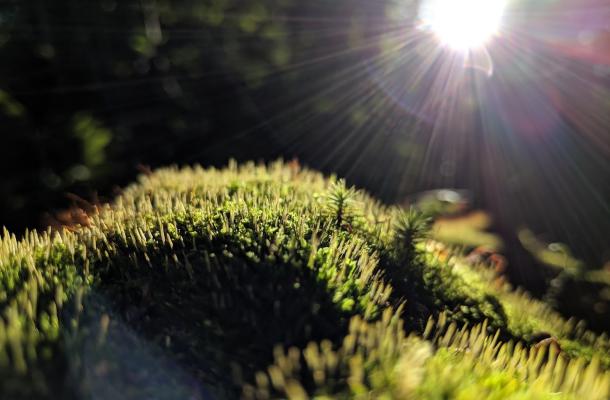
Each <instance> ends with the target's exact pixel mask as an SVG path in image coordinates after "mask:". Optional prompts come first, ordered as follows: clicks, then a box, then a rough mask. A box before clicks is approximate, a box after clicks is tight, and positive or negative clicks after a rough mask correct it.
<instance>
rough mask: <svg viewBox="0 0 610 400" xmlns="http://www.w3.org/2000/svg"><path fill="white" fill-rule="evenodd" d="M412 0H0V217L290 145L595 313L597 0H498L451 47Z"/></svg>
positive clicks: (605, 105) (604, 300) (602, 164)
mask: <svg viewBox="0 0 610 400" xmlns="http://www.w3.org/2000/svg"><path fill="white" fill-rule="evenodd" d="M420 3H421V2H420V1H412V0H400V1H399V0H376V1H363V0H332V1H331V0H308V1H298V0H182V1H170V0H98V1H92V0H52V1H50V0H20V1H19V0H1V1H0V59H1V60H2V61H1V63H0V127H1V129H2V132H1V135H2V136H1V137H2V142H1V143H2V144H1V145H0V165H1V168H0V171H1V172H0V174H1V175H2V176H1V179H0V194H1V196H0V225H4V226H6V227H7V228H8V229H9V230H11V231H13V232H17V233H22V232H24V231H25V230H26V229H39V228H45V227H46V226H48V225H54V224H58V223H59V224H70V223H71V221H70V218H73V213H70V212H66V211H63V210H68V209H70V208H71V207H72V208H74V207H79V208H87V207H89V206H90V205H91V204H96V203H98V202H106V201H110V200H111V199H112V198H113V196H114V195H115V194H116V193H117V192H118V191H120V188H121V187H123V186H125V185H126V184H128V183H129V182H131V181H133V180H134V179H135V178H136V176H137V175H138V174H139V173H142V172H146V171H147V170H148V169H149V168H155V167H158V166H164V165H168V164H177V165H188V164H194V163H200V164H202V165H204V166H222V165H225V164H226V163H227V162H228V160H229V159H230V158H234V159H237V160H238V161H245V160H255V161H271V160H275V159H277V158H280V157H281V158H284V159H286V160H291V159H298V160H299V162H300V163H301V164H303V165H305V166H308V167H310V168H314V169H318V170H321V171H323V172H325V173H335V174H337V175H338V176H342V177H345V178H346V179H347V180H348V182H349V183H350V184H353V185H357V186H358V187H361V188H364V189H366V190H368V191H369V192H371V193H372V194H373V195H375V196H377V197H379V198H380V199H382V200H383V201H384V202H386V203H389V204H403V205H408V204H415V205H416V206H418V207H421V208H425V209H426V210H428V211H429V212H431V213H432V214H434V215H435V216H436V217H437V220H436V224H435V229H434V231H433V234H434V235H437V236H438V237H439V238H442V239H443V240H445V241H446V242H449V243H453V244H455V245H456V246H459V247H461V248H463V249H465V251H473V249H474V252H473V253H474V254H475V255H477V256H481V257H485V254H486V252H487V253H494V252H500V253H502V254H503V255H504V257H506V259H507V260H508V266H509V267H508V274H509V278H510V279H511V280H512V281H513V282H514V283H516V284H519V285H523V286H525V287H526V288H528V289H529V290H531V291H532V292H533V293H534V294H536V295H538V296H540V297H544V296H546V297H547V298H548V297H549V296H550V297H552V301H554V302H555V303H556V305H557V307H558V309H560V310H561V311H564V312H566V313H567V314H570V315H577V316H580V317H583V318H586V319H588V320H589V321H592V322H591V323H592V324H593V326H594V327H596V325H595V324H598V326H597V327H598V328H600V329H607V324H608V323H609V322H608V321H610V318H606V317H608V316H609V315H610V314H609V313H610V307H609V306H608V304H609V302H610V289H609V287H610V279H609V278H608V274H610V271H609V270H610V267H609V266H608V260H609V259H610V240H609V239H610V209H609V199H610V22H609V21H610V5H609V4H608V2H607V0H546V1H533V0H527V1H526V0H513V1H509V2H508V3H507V5H506V10H505V13H504V23H503V25H502V30H501V32H500V34H499V35H498V37H497V38H495V39H494V40H493V41H492V42H490V43H489V44H488V45H487V46H486V47H485V48H484V49H483V50H481V51H478V52H473V53H472V54H469V55H467V56H466V55H464V54H457V53H456V52H454V51H452V50H451V49H447V48H446V47H445V46H443V45H442V43H439V42H438V40H436V38H435V37H434V35H433V34H431V33H430V32H428V31H427V30H426V29H422V25H421V13H420V7H421V4H420ZM439 189H440V190H439ZM76 222H78V221H76ZM604 265H605V267H604ZM574 288H578V290H580V291H581V297H580V298H581V301H580V302H579V303H578V305H575V304H574V302H573V301H571V299H572V297H573V296H575V293H576V292H575V290H576V289H574ZM583 288H584V289H583ZM587 296H589V297H587ZM570 307H572V309H571V308H570ZM574 307H576V309H574ZM604 318H605V321H604ZM595 321H597V322H595ZM600 321H601V322H600Z"/></svg>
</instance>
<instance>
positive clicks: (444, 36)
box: [420, 0, 506, 51]
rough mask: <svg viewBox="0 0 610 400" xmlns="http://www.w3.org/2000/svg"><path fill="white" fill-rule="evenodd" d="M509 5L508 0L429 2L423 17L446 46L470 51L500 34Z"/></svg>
mask: <svg viewBox="0 0 610 400" xmlns="http://www.w3.org/2000/svg"><path fill="white" fill-rule="evenodd" d="M505 6H506V0H427V1H424V2H423V4H422V6H421V8H420V18H421V19H422V21H423V25H424V26H425V27H426V28H427V29H430V30H431V31H432V32H434V34H435V35H436V36H437V37H438V39H439V40H440V41H441V42H442V43H443V44H445V45H447V46H449V47H451V48H452V49H454V50H458V51H469V50H471V49H475V48H478V47H481V46H483V45H485V43H487V42H488V41H489V40H490V39H491V38H492V37H493V36H495V35H496V34H498V32H499V30H500V26H501V23H502V15H503V13H504V8H505Z"/></svg>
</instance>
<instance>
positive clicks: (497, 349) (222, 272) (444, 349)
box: [0, 163, 610, 399]
mask: <svg viewBox="0 0 610 400" xmlns="http://www.w3.org/2000/svg"><path fill="white" fill-rule="evenodd" d="M88 222H89V223H88V224H87V226H82V227H80V228H78V229H76V230H70V231H69V230H65V231H62V232H55V233H51V232H46V233H42V234H37V233H29V234H27V235H26V236H25V237H24V238H22V239H17V238H15V237H14V236H13V235H11V234H10V233H8V232H5V233H4V234H3V237H2V241H1V243H0V296H1V298H0V307H2V314H1V319H0V376H1V377H2V379H1V380H0V382H1V385H2V386H1V387H0V393H1V394H2V397H7V398H57V397H63V398H73V397H74V398H88V397H96V398H106V397H117V396H119V397H121V398H138V399H139V398H147V399H148V398H176V397H179V398H186V397H190V398H236V397H239V396H243V397H246V398H272V397H281V398H284V397H289V398H305V397H307V396H311V395H317V396H331V397H340V398H341V397H343V398H346V397H354V396H363V397H371V396H373V397H379V396H389V397H396V398H401V397H408V398H418V397H419V398H447V397H464V396H466V398H469V397H468V396H470V395H471V394H473V393H477V394H478V395H477V398H483V397H488V398H507V397H511V396H513V397H515V398H540V397H541V396H551V394H552V393H557V392H559V393H560V394H563V395H565V397H566V398H570V397H571V396H576V395H577V394H580V396H581V397H582V396H584V397H585V398H605V397H606V396H607V395H608V394H609V390H610V389H609V387H610V375H609V373H608V372H605V371H606V370H607V368H608V366H610V355H609V351H608V349H609V343H608V340H607V337H605V336H604V335H602V336H598V335H595V334H593V333H591V332H588V331H586V330H585V329H584V327H583V326H582V325H581V324H576V323H575V322H572V321H566V320H564V319H562V318H561V317H560V316H559V315H557V314H555V313H554V312H552V311H551V309H550V308H549V307H547V306H546V305H545V304H543V303H540V302H538V301H535V300H532V299H530V298H529V297H528V296H527V295H526V294H524V293H520V292H515V291H513V290H512V288H510V287H509V286H508V285H507V284H506V283H504V282H503V281H502V279H501V277H498V276H496V275H495V273H494V272H493V271H492V270H491V269H490V268H488V267H487V266H485V265H471V264H469V263H468V261H467V260H466V259H465V258H463V257H461V256H460V254H459V252H457V251H455V250H451V249H450V248H448V247H446V246H445V245H443V244H441V243H438V242H435V241H432V240H428V239H427V238H426V232H427V226H428V224H427V221H426V219H425V218H424V217H423V216H422V215H420V214H418V213H415V212H413V211H404V210H401V209H399V208H394V207H387V206H384V205H382V204H380V203H379V202H377V201H375V200H374V199H372V198H370V197H369V196H368V195H367V194H365V193H363V192H361V191H358V190H355V189H353V188H349V187H347V186H346V185H345V183H344V182H342V181H340V180H337V179H336V178H334V177H330V178H324V177H323V176H322V175H320V174H317V173H314V172H310V171H307V170H302V169H301V168H300V167H299V166H298V165H295V164H288V165H285V164H282V163H276V164H274V165H272V166H269V167H265V166H255V165H253V164H248V165H245V166H237V165H234V164H232V165H230V166H229V167H228V168H226V169H223V170H215V169H208V170H204V169H201V168H198V167H195V168H186V169H181V170H178V169H174V168H170V169H163V170H159V171H157V172H155V173H153V174H150V175H148V176H142V177H141V178H140V181H139V182H138V183H137V184H134V185H132V186H130V187H128V188H127V189H126V190H125V191H124V193H123V194H122V195H121V196H120V197H119V198H117V199H116V201H115V202H114V203H113V204H112V205H108V206H105V207H102V208H100V209H99V210H98V212H97V213H95V214H93V215H90V216H89V221H88ZM540 332H544V335H546V336H548V337H553V338H554V339H553V342H549V341H548V340H547V341H545V343H543V344H541V343H539V340H538V339H537V338H539V337H540ZM555 343H557V344H558V345H559V346H560V347H561V349H562V350H561V351H559V350H558V348H559V346H557V345H556V344H555ZM499 368H500V370H501V371H499ZM471 397H472V396H471Z"/></svg>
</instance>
